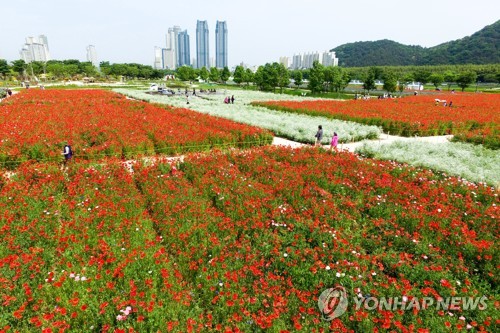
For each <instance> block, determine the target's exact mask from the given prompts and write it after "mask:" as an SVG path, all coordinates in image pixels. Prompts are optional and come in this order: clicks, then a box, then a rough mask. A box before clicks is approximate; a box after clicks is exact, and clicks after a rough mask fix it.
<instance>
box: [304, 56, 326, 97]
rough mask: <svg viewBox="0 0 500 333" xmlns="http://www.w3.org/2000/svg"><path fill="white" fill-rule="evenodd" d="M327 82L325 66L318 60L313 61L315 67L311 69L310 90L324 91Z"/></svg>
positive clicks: (314, 91)
mask: <svg viewBox="0 0 500 333" xmlns="http://www.w3.org/2000/svg"><path fill="white" fill-rule="evenodd" d="M324 83H325V74H324V66H323V65H322V64H320V63H319V62H318V61H314V62H313V67H312V68H311V69H310V70H309V86H308V88H309V90H311V92H312V93H317V92H320V91H323V84H324Z"/></svg>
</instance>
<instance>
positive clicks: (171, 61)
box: [163, 25, 181, 69]
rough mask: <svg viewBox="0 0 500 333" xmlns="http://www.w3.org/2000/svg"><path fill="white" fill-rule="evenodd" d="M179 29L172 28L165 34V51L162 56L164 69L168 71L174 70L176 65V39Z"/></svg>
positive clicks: (177, 27) (176, 27)
mask: <svg viewBox="0 0 500 333" xmlns="http://www.w3.org/2000/svg"><path fill="white" fill-rule="evenodd" d="M180 31H181V28H180V27H179V26H177V25H176V26H174V27H172V28H168V33H167V49H166V52H165V56H164V59H163V60H164V63H163V65H164V67H165V68H169V69H176V68H177V64H178V57H177V56H178V51H177V48H178V38H179V32H180Z"/></svg>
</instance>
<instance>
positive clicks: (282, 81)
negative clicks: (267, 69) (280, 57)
mask: <svg viewBox="0 0 500 333" xmlns="http://www.w3.org/2000/svg"><path fill="white" fill-rule="evenodd" d="M273 67H274V70H275V72H276V75H277V83H278V87H280V93H281V94H282V93H283V88H284V87H287V86H288V85H289V84H290V73H289V72H288V69H286V67H285V65H283V64H278V63H277V62H275V63H274V64H273Z"/></svg>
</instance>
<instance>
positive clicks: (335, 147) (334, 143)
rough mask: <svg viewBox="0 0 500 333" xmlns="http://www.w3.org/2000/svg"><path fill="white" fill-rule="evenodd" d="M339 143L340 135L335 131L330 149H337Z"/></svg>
mask: <svg viewBox="0 0 500 333" xmlns="http://www.w3.org/2000/svg"><path fill="white" fill-rule="evenodd" d="M338 143H339V137H338V136H337V132H333V136H332V142H331V143H330V150H335V151H337V144H338Z"/></svg>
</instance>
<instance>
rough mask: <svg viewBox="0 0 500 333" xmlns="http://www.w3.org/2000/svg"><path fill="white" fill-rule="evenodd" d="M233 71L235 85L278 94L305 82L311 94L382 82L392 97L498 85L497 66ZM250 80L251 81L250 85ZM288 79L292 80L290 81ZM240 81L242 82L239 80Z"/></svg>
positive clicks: (277, 66)
mask: <svg viewBox="0 0 500 333" xmlns="http://www.w3.org/2000/svg"><path fill="white" fill-rule="evenodd" d="M239 67H240V66H238V67H236V69H235V72H234V73H235V74H234V77H235V82H236V83H238V84H239V83H240V82H238V81H237V80H236V77H237V75H236V74H237V73H240V74H239V75H238V77H243V78H244V79H243V81H244V82H245V80H246V82H253V83H255V85H256V86H257V87H258V88H259V89H260V90H265V91H271V90H273V91H274V90H275V89H276V88H280V89H281V90H282V89H283V88H284V87H286V86H291V85H292V83H293V85H295V86H296V87H301V86H302V85H303V84H304V82H305V81H307V85H306V86H307V88H308V89H309V90H311V92H313V93H320V92H332V91H334V92H341V91H343V90H344V89H345V88H346V87H347V86H348V84H349V82H350V81H351V80H359V81H361V82H363V89H364V90H366V91H367V92H370V91H372V90H375V89H376V82H377V81H382V82H383V89H384V90H386V91H387V92H390V93H394V92H396V91H403V90H404V88H405V85H406V84H408V83H410V82H419V83H420V84H422V85H425V84H428V83H432V84H433V85H434V86H435V87H436V89H438V88H439V87H440V86H441V85H442V84H443V83H445V82H446V83H447V86H448V89H450V86H451V85H457V86H458V87H460V88H461V89H462V90H464V89H465V88H467V87H468V86H470V85H471V84H473V83H479V82H482V83H483V82H490V83H491V82H495V83H498V82H500V65H463V66H456V65H455V66H448V65H445V66H398V67H389V66H387V67H375V66H372V67H363V68H344V67H337V66H336V67H333V66H323V65H321V64H320V63H319V62H317V61H316V62H314V63H313V66H312V68H310V69H305V70H294V71H289V70H287V69H286V68H285V67H284V66H283V65H281V64H278V63H273V64H266V65H264V66H260V67H259V68H258V70H257V72H256V73H255V74H254V75H253V77H252V75H248V76H246V78H245V73H244V70H243V68H239ZM252 78H253V81H252ZM290 79H291V80H290ZM240 80H241V79H240Z"/></svg>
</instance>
